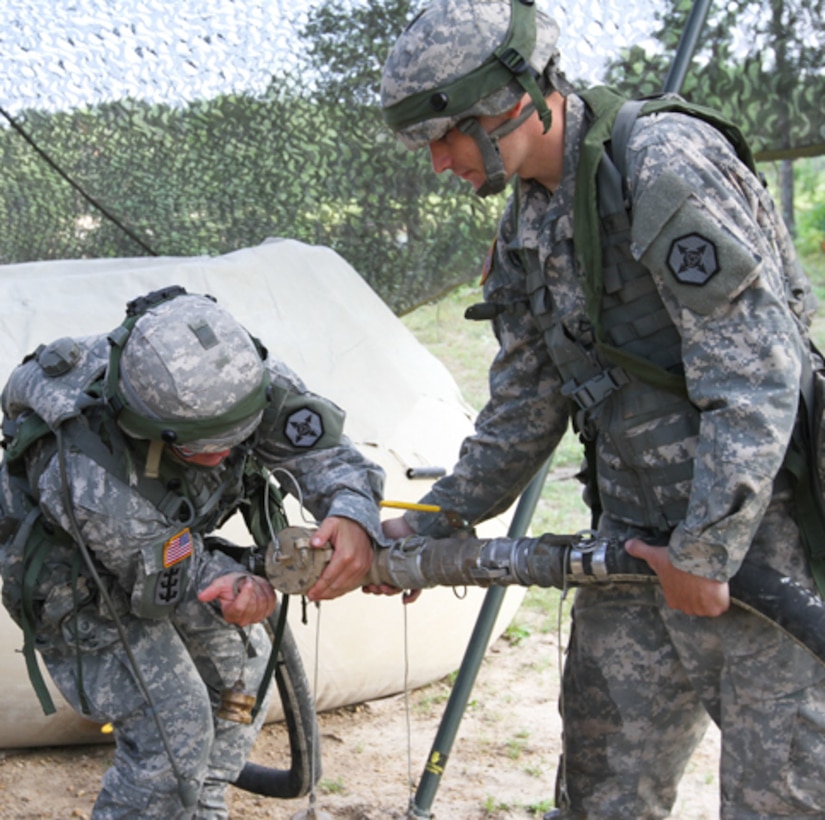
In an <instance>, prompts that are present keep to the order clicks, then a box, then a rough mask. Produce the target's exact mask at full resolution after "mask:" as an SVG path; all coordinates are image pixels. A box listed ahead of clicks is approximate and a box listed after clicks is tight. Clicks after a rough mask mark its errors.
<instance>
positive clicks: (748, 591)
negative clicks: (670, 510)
mask: <svg viewBox="0 0 825 820" xmlns="http://www.w3.org/2000/svg"><path fill="white" fill-rule="evenodd" d="M571 557H575V559H576V560H580V562H581V568H582V569H583V570H584V572H585V573H586V574H587V575H588V576H589V577H588V580H586V581H582V579H581V576H580V575H578V573H576V572H574V571H572V570H571V564H570V558H571ZM599 563H601V564H602V569H601V572H602V573H603V574H604V575H606V577H605V578H603V579H601V580H604V581H608V582H621V581H637V582H638V581H651V582H655V581H657V578H656V574H655V573H654V571H653V570H652V569H651V567H650V566H649V565H648V563H647V562H646V561H643V560H641V559H639V558H634V557H633V556H632V555H629V554H628V553H627V551H626V550H625V549H624V545H623V543H622V542H619V541H615V540H611V541H609V542H606V548H605V549H604V550H603V552H602V553H601V554H599V553H598V552H593V553H587V552H583V553H579V554H576V553H571V554H570V556H568V561H567V566H566V571H567V573H568V575H567V577H568V580H569V581H570V584H571V586H581V585H582V584H583V583H586V584H589V583H591V582H592V583H598V582H599V580H600V579H599V577H598V575H599V569H597V566H598V564H599ZM577 576H578V577H577ZM728 586H729V589H730V597H731V602H732V603H733V604H735V605H736V606H739V607H741V608H743V609H747V610H748V611H749V612H752V613H753V614H755V615H758V616H759V617H761V618H763V619H765V620H766V621H769V622H770V623H772V624H773V625H775V626H777V627H779V628H780V629H781V630H782V631H783V632H785V633H786V634H787V635H788V636H789V637H790V638H792V639H793V640H794V641H796V642H797V643H798V644H800V645H801V646H803V647H804V648H805V649H807V650H808V651H809V652H811V653H812V654H813V655H814V656H815V657H816V658H817V660H818V661H819V662H820V663H822V664H825V602H823V601H822V599H821V598H820V597H819V596H818V595H816V594H815V593H813V592H810V591H808V590H807V589H805V588H804V587H802V586H800V585H799V584H798V583H797V582H796V581H793V580H791V579H790V578H787V577H786V576H784V575H781V574H780V573H778V572H777V571H776V570H775V569H772V568H771V567H766V566H762V565H759V564H753V563H751V562H750V561H747V560H746V561H743V562H742V564H741V566H740V567H739V571H738V572H737V573H736V574H735V575H734V576H733V577H732V578H731V579H730V581H729V582H728Z"/></svg>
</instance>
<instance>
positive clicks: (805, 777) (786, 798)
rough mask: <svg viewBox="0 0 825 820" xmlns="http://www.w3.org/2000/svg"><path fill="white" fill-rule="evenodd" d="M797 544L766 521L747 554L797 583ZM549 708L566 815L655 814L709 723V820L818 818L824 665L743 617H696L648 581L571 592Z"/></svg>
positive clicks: (780, 525)
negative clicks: (716, 754)
mask: <svg viewBox="0 0 825 820" xmlns="http://www.w3.org/2000/svg"><path fill="white" fill-rule="evenodd" d="M796 536H797V531H796V527H795V525H794V524H793V521H791V520H790V519H789V518H788V517H787V516H784V515H774V514H770V515H768V516H766V521H765V523H764V525H763V527H762V528H761V529H760V533H759V536H758V538H759V543H755V544H754V547H752V549H751V553H752V554H753V559H754V560H756V561H757V562H761V563H763V564H768V565H773V566H774V567H776V568H779V569H780V571H783V574H786V575H791V576H796V578H797V580H800V581H803V582H804V580H805V579H804V578H803V577H800V576H802V575H804V574H805V572H806V570H805V569H804V560H802V561H799V560H798V558H797V556H799V555H801V552H800V548H799V545H798V542H797V540H796ZM782 538H784V540H774V539H782ZM785 550H787V551H788V553H787V554H788V556H789V557H788V558H787V560H783V558H782V553H783V551H785ZM783 565H784V566H783ZM808 583H810V579H808ZM561 703H562V707H563V718H564V737H565V747H564V748H565V754H564V760H563V762H562V765H561V766H560V768H559V783H558V787H557V789H558V791H560V792H566V794H567V795H568V801H567V803H566V807H567V809H568V813H569V816H570V817H581V818H588V820H595V819H596V818H598V820H607V819H608V818H611V819H612V818H615V819H616V820H619V819H620V818H621V820H624V819H625V818H630V817H632V818H634V819H635V820H647V819H648V818H663V817H667V816H668V814H669V813H670V811H671V809H672V806H673V803H674V800H675V797H676V789H677V786H678V783H679V780H680V778H681V775H682V773H683V771H684V768H685V765H686V764H687V762H688V760H689V759H690V756H691V754H692V752H693V751H694V749H695V748H696V746H697V744H698V743H699V741H700V740H701V739H702V736H703V735H704V732H705V730H706V728H707V725H708V722H709V720H713V721H714V722H715V723H716V724H717V725H718V726H719V728H720V730H721V734H722V751H721V760H720V772H719V779H720V817H721V818H722V820H756V818H759V820H766V818H811V817H823V816H825V667H823V665H822V664H821V663H819V662H818V661H816V660H815V659H814V658H813V657H812V656H811V655H810V654H809V653H808V652H807V651H806V650H805V649H803V648H801V647H800V646H799V645H797V644H796V643H795V642H794V641H792V640H791V639H789V638H788V637H787V636H786V635H784V633H782V632H781V631H780V630H779V629H778V628H776V627H775V626H773V625H771V624H769V623H767V622H766V621H764V620H763V619H761V618H759V617H757V616H755V615H753V614H752V613H750V612H748V611H746V610H744V609H741V608H738V607H735V606H734V607H732V608H731V609H730V610H729V611H728V612H726V613H725V614H724V615H722V616H721V617H718V618H697V617H690V616H687V615H683V614H682V613H680V612H676V611H674V610H671V609H669V608H668V607H667V606H666V605H665V603H664V597H663V595H662V592H661V589H660V588H659V587H658V586H656V585H643V584H615V585H611V586H605V587H592V588H583V589H580V590H578V592H577V596H576V600H575V604H574V613H573V627H572V633H571V638H570V642H569V647H568V654H567V660H566V662H565V669H564V675H563V689H562V701H561ZM559 800H560V798H559V797H557V801H559ZM562 804H563V803H561V802H560V805H562ZM561 816H567V815H565V814H564V813H563V814H562V815H561Z"/></svg>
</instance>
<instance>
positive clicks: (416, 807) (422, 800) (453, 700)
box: [407, 460, 550, 818]
mask: <svg viewBox="0 0 825 820" xmlns="http://www.w3.org/2000/svg"><path fill="white" fill-rule="evenodd" d="M549 469H550V461H549V460H548V462H547V463H546V464H545V465H544V467H542V469H541V470H539V472H538V473H536V475H535V476H534V477H533V479H532V481H531V482H530V484H529V485H528V486H527V488H526V489H525V490H524V492H523V493H522V494H521V497H520V498H519V501H518V505H517V506H516V510H515V512H514V513H513V520H512V521H511V522H510V527H509V529H508V531H507V535H508V537H510V538H519V537H521V536H523V535H524V534H525V533H526V532H527V528H528V527H529V526H530V520H531V519H532V517H533V512H534V511H535V509H536V504H537V503H538V500H539V497H540V496H541V491H542V488H543V487H544V480H545V478H546V477H547V471H548V470H549ZM505 591H506V587H490V588H489V589H488V590H487V592H486V593H485V595H484V601H483V602H482V604H481V609H480V610H479V613H478V618H477V620H476V623H475V626H474V627H473V633H472V635H471V636H470V642H469V644H468V645H467V649H466V651H465V653H464V658H463V659H462V661H461V666H460V667H459V670H458V675H457V676H456V679H455V683H454V684H453V688H452V690H451V691H450V697H449V699H448V701H447V705H446V707H445V709H444V714H443V715H442V718H441V723H440V724H439V726H438V731H437V732H436V735H435V740H434V741H433V745H432V746H431V747H430V755H429V757H428V758H427V763H426V764H425V766H424V771H423V773H422V775H421V780H420V781H419V783H418V789H417V790H416V792H415V797H414V798H413V800H412V802H411V803H410V807H409V812H408V814H407V817H410V818H413V817H430V816H431V814H430V807H431V806H432V803H433V799H434V798H435V793H436V790H437V789H438V785H439V783H440V781H441V775H442V774H443V773H444V767H445V766H446V765H447V758H448V757H449V756H450V750H451V749H452V746H453V741H454V740H455V736H456V733H457V732H458V727H459V724H460V723H461V718H462V717H463V715H464V710H465V709H466V708H467V702H468V700H469V698H470V692H471V691H472V689H473V685H474V684H475V680H476V676H477V675H478V670H479V667H480V666H481V662H482V660H483V659H484V653H485V652H486V651H487V644H488V643H489V640H490V635H491V634H492V631H493V627H494V626H495V622H496V618H497V617H498V613H499V610H500V609H501V604H502V602H503V600H504V593H505Z"/></svg>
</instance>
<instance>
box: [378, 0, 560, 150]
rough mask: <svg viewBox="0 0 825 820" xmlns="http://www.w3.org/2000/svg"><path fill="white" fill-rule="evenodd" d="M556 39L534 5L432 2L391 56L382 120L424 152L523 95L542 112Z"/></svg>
mask: <svg viewBox="0 0 825 820" xmlns="http://www.w3.org/2000/svg"><path fill="white" fill-rule="evenodd" d="M558 36H559V28H558V26H557V25H556V23H555V22H554V21H553V20H552V19H550V18H549V17H548V16H547V15H545V14H543V13H542V12H540V11H538V10H537V9H536V8H535V3H534V0H435V2H433V3H432V4H431V5H429V6H428V7H427V8H425V9H424V10H423V11H422V12H421V13H420V14H419V15H418V16H417V17H416V18H415V19H414V20H413V21H412V22H411V23H410V25H409V26H408V27H407V28H406V29H405V30H404V32H403V33H402V34H401V36H400V37H399V38H398V40H397V41H396V43H395V45H394V46H393V48H392V50H391V51H390V55H389V57H388V58H387V61H386V64H385V66H384V73H383V78H382V82H381V105H382V107H383V109H384V119H385V121H386V122H387V124H388V125H389V126H390V127H391V128H392V129H393V130H394V131H396V133H397V135H398V137H399V139H400V140H401V142H403V143H404V145H406V146H407V147H408V148H420V147H422V146H424V145H427V144H428V143H430V142H433V141H434V140H438V139H441V137H443V136H444V134H446V133H447V131H449V130H450V129H451V128H453V127H454V126H455V125H456V124H457V123H458V122H460V121H462V120H464V119H467V118H469V117H474V116H479V115H496V114H502V113H504V112H505V111H507V110H509V109H510V108H512V107H513V106H514V105H515V104H516V103H517V102H518V101H519V100H520V99H521V98H522V96H523V95H524V93H525V92H527V93H529V94H530V96H531V98H532V99H533V102H534V104H535V105H536V107H537V108H538V109H539V111H540V113H541V109H542V107H543V97H544V94H546V93H547V90H543V91H540V90H539V87H540V85H541V82H540V80H541V77H542V75H543V74H545V70H546V69H548V67H550V68H551V69H552V66H553V65H555V63H556V62H557V59H558V52H557V50H556V42H557V40H558ZM549 74H552V71H551V72H549V73H548V75H547V76H549ZM537 81H538V82H537ZM537 95H540V97H541V99H540V100H539V99H537ZM545 127H547V123H546V124H545Z"/></svg>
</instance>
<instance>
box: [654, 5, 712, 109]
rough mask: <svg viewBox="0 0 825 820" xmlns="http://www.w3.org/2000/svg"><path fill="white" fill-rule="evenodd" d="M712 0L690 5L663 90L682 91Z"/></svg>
mask: <svg viewBox="0 0 825 820" xmlns="http://www.w3.org/2000/svg"><path fill="white" fill-rule="evenodd" d="M711 2H712V0H694V2H693V5H692V6H691V7H690V13H689V14H688V18H687V20H686V21H685V28H684V30H683V31H682V36H681V37H680V38H679V45H678V46H676V54H675V55H674V56H673V62H672V63H671V64H670V69H669V70H668V72H667V77H666V78H665V84H664V87H663V89H662V90H663V91H672V92H675V93H677V94H678V93H679V91H681V89H682V85H683V84H684V82H685V76H686V75H687V72H688V68H689V67H690V61H691V60H692V59H693V54H694V52H695V51H696V44H697V42H698V41H699V35H700V34H701V32H702V28H703V26H704V25H705V20H706V19H707V16H708V10H709V9H710V4H711Z"/></svg>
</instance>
